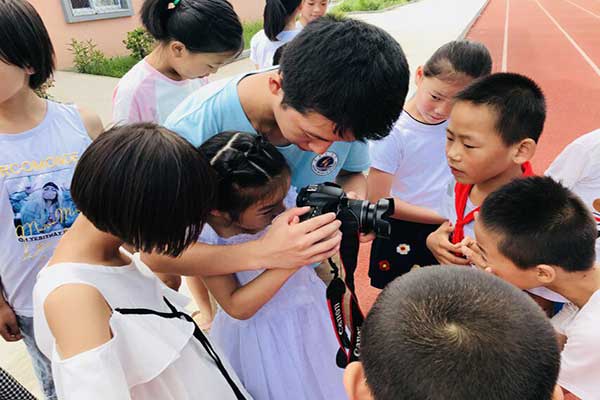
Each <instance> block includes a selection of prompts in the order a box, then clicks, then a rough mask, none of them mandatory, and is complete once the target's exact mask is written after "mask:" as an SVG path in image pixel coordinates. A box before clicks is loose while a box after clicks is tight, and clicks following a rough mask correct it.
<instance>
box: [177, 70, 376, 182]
mask: <svg viewBox="0 0 600 400" xmlns="http://www.w3.org/2000/svg"><path fill="white" fill-rule="evenodd" d="M251 74H252V73H250V74H243V75H240V76H237V77H235V78H232V79H224V80H220V81H217V82H213V83H211V84H208V85H206V86H203V87H201V88H200V89H198V90H197V91H196V92H194V93H193V94H191V95H190V96H188V97H187V98H186V99H185V100H184V101H183V102H181V103H180V104H179V106H178V107H177V108H176V109H175V111H173V113H172V114H171V115H169V117H168V118H167V120H166V122H165V126H166V127H167V128H169V129H171V130H172V131H174V132H176V133H177V134H179V135H181V136H182V137H184V138H186V139H187V140H188V141H189V142H190V143H192V144H193V145H194V146H199V145H200V144H202V143H203V142H204V141H206V140H208V139H209V138H211V137H212V136H214V135H216V134H217V133H220V132H225V131H240V132H248V133H253V134H258V133H257V132H256V130H255V129H254V127H253V126H252V124H251V123H250V121H249V120H248V117H246V114H245V112H244V110H243V108H242V104H241V103H240V96H239V94H238V91H237V85H238V82H239V81H240V80H242V79H243V78H244V77H246V76H248V75H251ZM277 149H278V150H279V151H280V152H281V154H283V155H284V157H285V158H286V160H287V162H288V164H289V166H290V168H291V170H292V185H293V186H295V187H296V188H298V189H299V188H302V187H304V186H306V185H312V184H317V183H322V182H332V181H334V180H335V178H336V177H337V175H338V173H339V172H340V170H341V169H344V170H346V171H350V172H362V171H364V170H366V169H367V168H369V165H370V160H369V149H368V145H367V144H366V143H363V142H335V143H333V144H332V145H331V147H329V149H327V151H326V152H325V153H323V154H316V153H313V152H310V151H304V150H302V149H300V148H299V147H298V146H296V145H294V144H290V145H288V146H278V147H277Z"/></svg>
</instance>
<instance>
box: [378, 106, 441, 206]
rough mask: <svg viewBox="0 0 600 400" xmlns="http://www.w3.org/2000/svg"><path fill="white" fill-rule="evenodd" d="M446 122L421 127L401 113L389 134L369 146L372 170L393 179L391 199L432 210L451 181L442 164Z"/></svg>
mask: <svg viewBox="0 0 600 400" xmlns="http://www.w3.org/2000/svg"><path fill="white" fill-rule="evenodd" d="M447 126H448V122H447V121H445V122H442V123H439V124H435V125H430V124H424V123H422V122H419V121H417V120H416V119H414V118H413V117H412V116H411V115H410V114H409V113H407V112H406V111H403V112H402V114H401V115H400V118H399V119H398V121H397V122H396V124H395V125H394V128H393V129H392V131H391V132H390V134H389V135H388V136H387V137H385V138H383V139H381V140H378V141H372V142H370V143H369V149H370V151H371V158H372V163H371V167H372V168H377V169H378V170H380V171H383V172H386V173H388V174H391V175H394V181H393V183H392V188H391V193H390V194H391V195H392V196H393V197H396V198H399V199H401V200H403V201H406V202H408V203H410V204H414V205H417V206H421V207H426V208H430V209H435V208H437V207H438V206H439V201H440V195H441V194H442V193H443V192H444V191H445V189H446V185H447V184H448V180H449V179H450V178H451V176H452V175H451V173H450V169H449V168H448V164H447V162H446V152H445V146H446V127H447Z"/></svg>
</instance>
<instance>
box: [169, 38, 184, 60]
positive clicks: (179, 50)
mask: <svg viewBox="0 0 600 400" xmlns="http://www.w3.org/2000/svg"><path fill="white" fill-rule="evenodd" d="M169 49H170V50H171V53H173V56H175V57H176V58H179V57H183V54H184V52H185V45H184V44H183V43H181V42H180V41H178V40H173V41H172V42H171V43H169Z"/></svg>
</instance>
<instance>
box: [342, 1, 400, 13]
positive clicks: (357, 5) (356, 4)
mask: <svg viewBox="0 0 600 400" xmlns="http://www.w3.org/2000/svg"><path fill="white" fill-rule="evenodd" d="M409 1H410V0H344V1H343V2H342V3H341V4H338V5H337V6H335V7H334V8H333V10H332V12H334V13H339V12H352V11H376V10H382V9H384V8H387V7H390V6H394V5H397V4H403V3H408V2H409Z"/></svg>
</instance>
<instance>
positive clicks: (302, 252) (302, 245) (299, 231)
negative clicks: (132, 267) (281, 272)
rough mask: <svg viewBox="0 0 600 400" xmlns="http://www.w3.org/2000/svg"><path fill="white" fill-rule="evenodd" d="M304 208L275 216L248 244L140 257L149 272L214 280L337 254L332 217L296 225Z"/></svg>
mask: <svg viewBox="0 0 600 400" xmlns="http://www.w3.org/2000/svg"><path fill="white" fill-rule="evenodd" d="M308 210H309V208H308V207H302V208H293V209H290V210H288V211H286V212H284V213H282V214H281V215H279V216H278V217H277V218H275V220H273V224H272V225H271V227H270V228H269V229H268V230H267V232H266V233H265V235H264V236H263V237H261V238H260V239H258V240H254V241H251V242H246V243H241V244H236V245H229V246H218V245H208V244H204V243H195V244H193V245H192V246H191V247H190V248H189V249H187V250H186V251H185V252H184V253H183V254H182V255H180V256H179V257H177V258H173V257H168V256H163V255H157V254H143V255H142V261H144V263H146V264H147V265H148V266H149V267H150V268H151V269H152V270H153V271H156V272H165V273H171V274H179V275H188V276H190V275H202V276H214V275H223V274H231V273H234V272H238V271H245V270H253V269H260V268H265V266H270V267H267V268H297V267H300V266H303V265H307V264H312V263H316V262H320V261H323V260H325V259H327V258H329V257H331V256H332V255H334V254H336V253H337V251H338V250H339V244H340V242H341V233H340V231H339V228H340V225H341V222H340V221H338V220H336V219H335V214H334V213H328V214H323V215H320V216H318V217H315V218H311V219H309V220H307V221H304V222H301V223H298V220H299V216H300V215H303V214H305V213H306V212H307V211H308Z"/></svg>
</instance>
